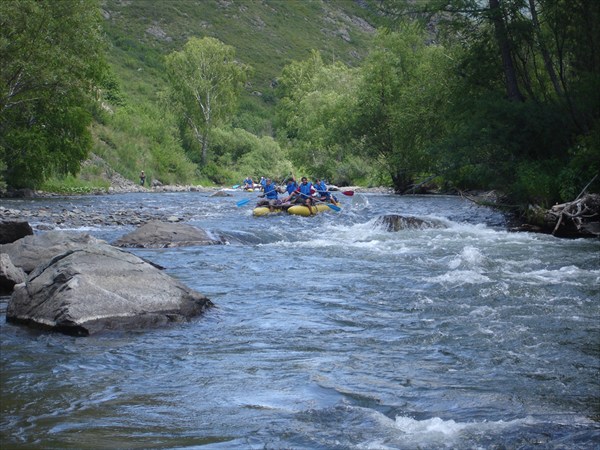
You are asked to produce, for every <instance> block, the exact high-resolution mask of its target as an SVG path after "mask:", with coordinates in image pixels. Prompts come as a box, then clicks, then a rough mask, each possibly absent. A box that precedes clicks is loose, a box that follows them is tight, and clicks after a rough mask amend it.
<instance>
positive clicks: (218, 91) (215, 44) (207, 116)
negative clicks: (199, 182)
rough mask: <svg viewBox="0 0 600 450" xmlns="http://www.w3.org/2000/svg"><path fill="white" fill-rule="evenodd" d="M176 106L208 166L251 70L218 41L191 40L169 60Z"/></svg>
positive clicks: (205, 39)
mask: <svg viewBox="0 0 600 450" xmlns="http://www.w3.org/2000/svg"><path fill="white" fill-rule="evenodd" d="M166 63H167V70H168V75H169V80H170V84H171V93H170V94H171V95H170V98H171V100H172V105H173V106H174V107H175V109H176V110H177V112H178V113H179V114H181V117H182V119H183V120H184V122H185V124H186V125H187V126H188V127H189V128H190V130H191V131H192V133H193V135H194V137H195V139H196V140H197V142H198V144H199V146H200V149H201V155H200V156H201V161H202V165H203V166H205V165H206V163H207V155H208V149H209V138H210V133H211V130H212V129H214V127H216V126H219V125H220V124H222V123H225V122H226V121H227V120H230V119H231V117H232V115H233V113H234V112H235V110H236V107H237V99H238V97H239V94H240V92H241V89H242V87H243V83H244V82H245V80H246V78H247V75H248V71H249V68H248V67H247V66H245V65H243V64H241V63H239V62H238V61H236V60H235V49H234V48H233V47H231V46H229V45H226V44H224V43H223V42H221V41H219V40H218V39H215V38H210V37H206V38H202V39H199V38H190V39H189V40H188V42H187V43H186V44H185V46H184V47H183V49H182V50H181V51H176V52H173V53H171V54H170V55H168V56H167V61H166Z"/></svg>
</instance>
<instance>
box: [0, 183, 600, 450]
mask: <svg viewBox="0 0 600 450" xmlns="http://www.w3.org/2000/svg"><path fill="white" fill-rule="evenodd" d="M253 195H254V194H247V193H240V192H232V196H231V197H211V196H209V195H208V194H206V193H197V192H196V193H191V192H187V193H162V194H151V193H148V194H140V193H137V194H118V195H106V196H89V197H86V196H83V197H73V198H52V199H36V200H0V204H2V205H3V206H5V207H10V208H15V209H23V210H25V209H35V208H40V207H46V208H50V209H53V210H56V211H60V210H72V209H76V210H78V211H84V212H85V211H92V210H93V211H96V212H98V213H100V214H105V215H108V214H110V213H111V211H114V210H116V209H122V208H125V207H126V208H129V210H130V211H133V212H132V214H134V213H135V211H136V210H146V209H152V210H153V211H160V212H161V213H164V215H165V216H170V215H178V214H179V215H181V214H185V215H186V218H188V219H186V220H187V222H188V223H190V224H192V225H196V226H199V227H201V228H203V229H205V230H208V231H209V232H211V233H214V234H215V235H217V234H218V235H224V236H225V237H226V238H227V240H228V241H229V244H228V245H224V246H222V245H216V246H206V247H188V248H176V249H160V250H145V249H144V250H142V249H139V250H131V251H132V252H134V253H135V254H137V255H139V256H143V257H145V258H147V259H150V260H152V261H154V262H156V263H158V264H160V265H162V266H164V267H165V268H166V271H167V272H168V273H169V274H170V275H171V276H173V277H175V278H178V279H180V280H181V281H183V282H184V283H185V284H186V285H188V286H189V287H191V288H193V289H195V290H197V291H199V292H201V293H203V294H205V295H207V296H208V297H209V298H210V299H211V300H212V301H213V302H214V303H215V304H216V307H215V308H213V309H211V310H209V311H208V312H207V313H206V314H205V315H203V316H202V317H200V318H198V319H196V320H193V321H191V322H190V323H186V324H180V325H177V326H175V327H170V328H165V329H154V330H147V331H140V332H123V333H105V334H100V335H95V336H91V337H85V338H74V337H69V336H65V335H61V334H55V333H44V332H39V331H34V330H29V329H27V328H24V327H21V326H16V325H12V324H7V323H6V320H5V319H6V305H7V302H8V298H7V297H4V298H0V311H1V314H2V315H1V317H0V333H1V335H0V337H1V355H0V364H1V366H0V369H1V378H0V387H1V400H0V402H1V411H2V417H1V422H0V447H1V448H2V449H4V450H6V449H25V448H27V449H42V448H43V449H71V448H72V449H87V448H90V449H96V448H97V449H120V448H127V449H142V448H144V449H153V448H169V449H195V448H202V449H204V448H207V449H280V448H286V449H438V448H468V449H471V448H472V449H499V448H510V449H512V448H522V449H529V448H544V449H546V448H552V449H554V448H559V449H591V448H598V447H599V446H600V376H599V375H600V374H599V368H600V259H599V258H600V256H599V255H600V241H599V240H597V239H596V240H591V239H587V240H584V239H575V240H566V239H558V238H554V237H552V236H548V235H541V234H531V233H511V232H508V231H506V224H505V220H504V217H503V216H502V215H501V214H499V213H498V212H495V211H493V210H491V209H489V208H486V207H481V206H477V205H475V204H473V203H471V202H468V201H466V200H463V199H461V198H458V197H443V196H442V197H422V196H406V197H398V196H393V195H383V194H356V195H355V196H353V197H344V198H343V200H344V203H343V210H342V211H341V212H339V213H337V212H333V211H331V212H329V213H323V214H320V215H318V216H315V217H312V218H302V217H296V216H289V215H276V216H269V217H261V218H254V217H252V214H251V210H252V208H251V203H250V204H248V205H246V206H244V207H241V208H238V207H237V206H236V202H237V201H239V200H240V199H242V198H246V197H245V196H250V197H252V196H253ZM384 214H401V215H408V216H415V217H419V218H424V219H428V220H432V221H434V222H435V223H440V224H442V226H441V227H436V228H424V229H406V230H401V231H398V232H388V231H385V230H384V229H383V228H382V227H381V226H378V225H377V221H376V219H377V217H379V216H381V215H384ZM32 225H34V226H37V225H39V224H36V223H32ZM66 226H68V224H67V225H66ZM78 229H80V230H82V231H86V232H88V233H90V234H92V235H94V236H97V237H100V238H102V239H106V240H107V241H109V242H111V241H113V240H115V239H116V238H118V237H120V236H121V235H123V234H125V233H126V232H128V231H130V230H132V229H133V227H131V226H111V227H102V226H100V227H96V228H90V227H87V228H85V229H82V228H78Z"/></svg>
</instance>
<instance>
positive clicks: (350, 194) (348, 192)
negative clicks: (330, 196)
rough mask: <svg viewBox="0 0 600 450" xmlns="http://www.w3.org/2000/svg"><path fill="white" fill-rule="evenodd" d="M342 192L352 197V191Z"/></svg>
mask: <svg viewBox="0 0 600 450" xmlns="http://www.w3.org/2000/svg"><path fill="white" fill-rule="evenodd" d="M342 194H344V195H347V196H348V197H352V196H353V195H354V191H342Z"/></svg>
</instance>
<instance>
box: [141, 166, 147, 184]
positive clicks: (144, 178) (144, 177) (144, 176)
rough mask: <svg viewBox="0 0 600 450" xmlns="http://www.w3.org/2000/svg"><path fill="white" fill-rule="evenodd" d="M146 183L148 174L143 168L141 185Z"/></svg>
mask: <svg viewBox="0 0 600 450" xmlns="http://www.w3.org/2000/svg"><path fill="white" fill-rule="evenodd" d="M145 183H146V174H145V173H144V171H143V170H142V172H141V173H140V186H143V185H144V184H145Z"/></svg>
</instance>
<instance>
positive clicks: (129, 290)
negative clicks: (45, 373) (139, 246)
mask: <svg viewBox="0 0 600 450" xmlns="http://www.w3.org/2000/svg"><path fill="white" fill-rule="evenodd" d="M210 306H212V302H211V301H210V300H209V299H208V298H206V297H205V296H203V295H202V294H200V293H198V292H195V291H193V290H192V289H189V288H188V287H186V286H184V285H183V284H181V283H180V282H178V281H177V280H175V279H173V278H171V277H169V276H168V275H166V274H165V273H163V272H161V271H160V270H159V269H157V268H156V267H154V266H152V265H151V264H149V263H147V262H145V261H144V260H142V259H141V258H138V257H137V256H135V255H132V254H130V253H128V252H125V251H123V250H120V249H118V248H115V247H112V246H110V245H108V244H106V243H104V242H103V241H100V242H99V243H96V244H93V245H92V244H90V245H85V246H81V247H80V248H76V249H69V250H67V251H65V252H64V253H62V254H60V255H57V256H55V257H54V258H52V259H50V260H49V261H47V262H46V263H43V264H41V265H39V266H38V267H36V268H35V269H34V270H33V271H32V272H31V273H30V274H29V276H28V278H27V280H26V282H25V283H21V284H17V285H16V286H15V288H14V292H13V295H12V297H11V299H10V301H9V304H8V307H7V311H6V319H7V321H9V322H12V323H22V324H28V325H31V326H36V327H41V328H45V329H54V330H56V331H60V332H63V333H66V334H71V335H75V336H87V335H90V334H94V333H98V332H100V331H103V330H128V329H143V328H147V327H150V326H160V325H166V324H168V323H172V322H179V321H183V320H188V319H190V318H192V317H194V316H197V315H198V314H200V313H202V311H204V310H205V309H206V308H207V307H210Z"/></svg>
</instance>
